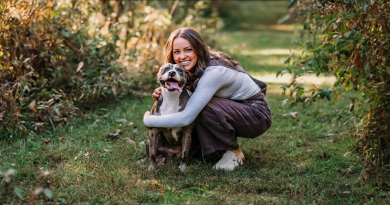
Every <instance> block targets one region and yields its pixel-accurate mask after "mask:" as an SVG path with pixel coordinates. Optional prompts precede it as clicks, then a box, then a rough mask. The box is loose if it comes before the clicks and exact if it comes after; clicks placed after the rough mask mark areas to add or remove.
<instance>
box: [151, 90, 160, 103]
mask: <svg viewBox="0 0 390 205" xmlns="http://www.w3.org/2000/svg"><path fill="white" fill-rule="evenodd" d="M161 90H162V88H161V87H158V88H156V89H155V90H154V92H153V94H152V98H153V99H154V100H155V101H157V100H158V98H159V97H160V95H161Z"/></svg>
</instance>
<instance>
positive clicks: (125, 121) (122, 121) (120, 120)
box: [116, 119, 127, 124]
mask: <svg viewBox="0 0 390 205" xmlns="http://www.w3.org/2000/svg"><path fill="white" fill-rule="evenodd" d="M116 122H119V123H123V124H126V123H127V120H126V119H119V120H116Z"/></svg>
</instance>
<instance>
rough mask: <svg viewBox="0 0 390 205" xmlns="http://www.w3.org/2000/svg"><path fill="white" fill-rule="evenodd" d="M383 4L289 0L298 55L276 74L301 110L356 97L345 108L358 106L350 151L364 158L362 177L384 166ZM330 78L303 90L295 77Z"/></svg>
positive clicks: (388, 87) (389, 76) (387, 12)
mask: <svg viewBox="0 0 390 205" xmlns="http://www.w3.org/2000/svg"><path fill="white" fill-rule="evenodd" d="M389 3H390V2H389V1H387V0H370V1H369V0H336V1H325V0H316V1H312V0H302V1H298V0H293V1H292V2H291V5H290V7H291V8H294V11H293V12H292V14H294V15H295V16H297V17H298V19H299V21H300V22H301V23H302V24H303V29H302V31H301V36H302V37H303V38H301V42H300V43H301V48H302V49H303V52H302V53H301V54H293V55H291V56H290V57H289V58H288V59H287V60H286V63H288V64H290V65H291V67H290V68H289V69H287V70H285V71H282V72H280V73H278V75H282V74H284V73H291V74H293V76H294V79H293V80H292V83H291V84H288V85H284V86H282V88H283V89H285V90H286V89H290V90H291V91H292V92H291V93H292V95H293V96H294V97H295V99H296V100H295V102H296V103H297V102H302V103H303V104H304V105H306V104H308V103H311V102H312V101H315V100H316V99H318V98H321V99H322V98H327V99H328V100H331V98H333V101H334V103H336V102H337V99H338V98H339V97H340V96H341V95H343V94H344V92H346V91H350V90H356V91H360V92H361V93H362V94H361V95H360V97H359V99H357V101H356V102H354V103H353V104H352V105H351V107H350V109H351V110H353V109H354V106H356V105H364V108H365V109H364V110H363V112H362V114H360V115H359V116H358V117H359V120H358V123H356V128H357V129H356V130H357V131H356V133H355V136H356V139H355V147H356V150H357V151H358V152H359V153H360V154H361V155H363V156H364V163H365V165H366V169H365V173H364V175H363V176H366V177H367V176H369V175H370V174H371V173H373V172H374V171H376V170H377V169H378V168H379V167H381V166H384V165H388V164H389V163H390V144H389V141H390V124H389V123H388V120H389V117H388V115H389V113H390V61H389V59H390V58H389V57H390V53H389V49H390V6H389ZM312 73H314V74H317V76H318V75H320V74H330V73H332V74H333V75H334V76H335V77H336V79H337V80H336V82H335V83H334V85H333V86H332V87H330V88H328V89H320V88H318V87H317V86H314V89H312V90H305V89H304V88H303V87H302V86H300V85H299V84H298V83H297V81H296V78H298V77H300V76H304V75H307V74H312Z"/></svg>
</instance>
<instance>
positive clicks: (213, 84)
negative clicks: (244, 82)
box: [144, 66, 227, 128]
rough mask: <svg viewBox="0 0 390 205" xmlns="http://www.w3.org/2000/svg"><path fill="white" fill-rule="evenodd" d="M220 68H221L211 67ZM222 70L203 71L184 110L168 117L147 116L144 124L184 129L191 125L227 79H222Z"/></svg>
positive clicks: (210, 69)
mask: <svg viewBox="0 0 390 205" xmlns="http://www.w3.org/2000/svg"><path fill="white" fill-rule="evenodd" d="M213 67H222V66H213ZM223 75H224V71H223V69H212V67H210V68H208V69H206V70H205V72H204V73H203V76H202V77H201V78H200V80H199V82H198V86H197V88H196V89H195V92H194V93H193V94H192V96H191V97H190V99H189V101H188V103H187V105H186V108H185V109H184V110H183V111H182V112H177V113H173V114H169V115H159V116H156V115H149V116H145V118H144V124H145V125H146V126H147V127H168V128H171V127H185V126H187V125H189V124H191V123H192V122H193V121H194V120H195V118H196V117H197V116H198V114H199V113H200V111H202V109H203V108H204V107H205V106H206V104H207V103H208V102H209V101H210V100H211V98H212V97H213V96H214V94H215V92H217V91H218V89H220V88H221V87H223V86H224V85H225V84H226V82H227V79H226V78H224V76H223Z"/></svg>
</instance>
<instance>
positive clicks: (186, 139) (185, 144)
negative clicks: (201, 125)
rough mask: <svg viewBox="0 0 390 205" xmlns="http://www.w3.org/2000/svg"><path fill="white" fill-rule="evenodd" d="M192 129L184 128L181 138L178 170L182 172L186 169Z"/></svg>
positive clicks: (190, 127)
mask: <svg viewBox="0 0 390 205" xmlns="http://www.w3.org/2000/svg"><path fill="white" fill-rule="evenodd" d="M192 127H193V126H188V127H186V128H185V130H184V133H183V138H182V156H181V164H180V166H179V168H180V170H181V171H182V172H184V171H185V170H186V167H187V162H188V158H189V153H190V148H191V142H192V135H191V134H192Z"/></svg>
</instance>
